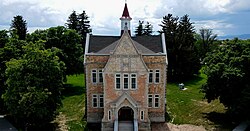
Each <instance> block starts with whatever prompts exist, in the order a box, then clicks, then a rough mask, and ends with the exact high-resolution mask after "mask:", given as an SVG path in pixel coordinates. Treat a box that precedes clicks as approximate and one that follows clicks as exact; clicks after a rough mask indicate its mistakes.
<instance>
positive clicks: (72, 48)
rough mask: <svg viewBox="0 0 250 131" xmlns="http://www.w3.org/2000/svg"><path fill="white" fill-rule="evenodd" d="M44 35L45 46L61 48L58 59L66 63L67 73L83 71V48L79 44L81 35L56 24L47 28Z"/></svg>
mask: <svg viewBox="0 0 250 131" xmlns="http://www.w3.org/2000/svg"><path fill="white" fill-rule="evenodd" d="M46 36H47V41H46V42H45V46H46V48H54V47H56V48H59V49H61V50H62V52H61V54H60V55H59V57H60V60H62V61H63V62H64V63H65V64H66V67H67V70H66V74H67V75H73V74H77V73H81V72H83V65H82V62H83V53H82V52H83V49H82V47H81V45H80V43H81V37H80V35H78V34H77V33H76V31H74V30H69V29H66V28H65V27H63V26H58V27H52V28H49V29H48V31H47V35H46Z"/></svg>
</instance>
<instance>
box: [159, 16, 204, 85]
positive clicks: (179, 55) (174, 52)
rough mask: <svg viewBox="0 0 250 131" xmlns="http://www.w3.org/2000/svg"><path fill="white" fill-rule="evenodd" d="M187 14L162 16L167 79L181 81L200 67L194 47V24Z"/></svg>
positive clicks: (196, 71)
mask: <svg viewBox="0 0 250 131" xmlns="http://www.w3.org/2000/svg"><path fill="white" fill-rule="evenodd" d="M192 24H193V23H191V22H190V19H189V17H188V15H184V16H183V17H181V19H180V20H179V17H174V16H173V15H172V14H168V15H167V16H164V17H163V21H162V24H161V25H160V26H161V27H162V31H160V32H162V33H164V34H165V40H166V50H167V52H168V61H169V65H168V76H169V78H170V79H169V80H170V81H171V80H178V81H180V82H181V81H183V80H185V79H187V78H190V76H192V75H193V74H194V73H198V71H199V69H200V64H199V59H198V57H197V54H196V52H195V48H194V42H195V39H194V33H195V32H194V26H193V25H192Z"/></svg>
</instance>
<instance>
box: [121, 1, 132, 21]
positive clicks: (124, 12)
mask: <svg viewBox="0 0 250 131" xmlns="http://www.w3.org/2000/svg"><path fill="white" fill-rule="evenodd" d="M122 18H129V19H131V17H130V16H129V12H128V7H127V1H126V3H125V7H124V9H123V13H122Z"/></svg>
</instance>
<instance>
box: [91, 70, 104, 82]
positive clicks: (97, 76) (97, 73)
mask: <svg viewBox="0 0 250 131" xmlns="http://www.w3.org/2000/svg"><path fill="white" fill-rule="evenodd" d="M94 71H95V74H96V82H94V81H93V72H94ZM100 71H101V72H100ZM100 73H102V81H104V78H103V69H92V70H91V82H92V83H93V84H97V83H103V82H100V77H99V75H100Z"/></svg>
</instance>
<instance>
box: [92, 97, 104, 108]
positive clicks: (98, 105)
mask: <svg viewBox="0 0 250 131" xmlns="http://www.w3.org/2000/svg"><path fill="white" fill-rule="evenodd" d="M94 96H95V97H94ZM101 96H102V99H103V107H101V106H100V98H101ZM94 98H95V99H96V102H97V106H96V107H94ZM92 107H93V108H104V95H103V94H92Z"/></svg>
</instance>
